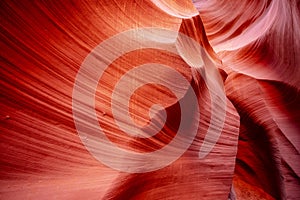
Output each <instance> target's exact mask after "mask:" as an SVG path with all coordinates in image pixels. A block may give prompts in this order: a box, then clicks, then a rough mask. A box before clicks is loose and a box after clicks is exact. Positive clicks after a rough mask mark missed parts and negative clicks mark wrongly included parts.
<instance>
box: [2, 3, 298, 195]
mask: <svg viewBox="0 0 300 200" xmlns="http://www.w3.org/2000/svg"><path fill="white" fill-rule="evenodd" d="M0 22H1V24H0V26H1V28H0V30H1V31H0V38H1V40H0V47H1V52H0V55H1V59H0V63H1V65H0V67H1V68H0V78H1V79H0V86H1V87H0V91H1V93H0V98H1V101H0V105H1V109H0V151H1V156H0V199H13V200H15V199H22V200H23V199H34V200H35V199H45V200H47V199H49V200H51V199H72V200H73V199H75V200H76V199H78V200H80V199H95V200H98V199H104V200H106V199H120V200H124V199H125V200H127V199H149V200H156V199H174V200H177V199H183V200H185V199H187V200H193V199H195V200H198V199H212V200H215V199H255V200H260V199H295V200H296V199H300V178H299V176H300V164H299V163H300V103H299V102H300V54H299V52H300V23H299V22H300V2H299V1H297V0H268V1H267V0H241V1H233V0H209V1H207V0H193V2H191V1H186V0H182V1H179V0H175V1H173V0H111V1H108V0H98V1H96V0H95V1H92V0H85V1H30V0H22V1H17V0H3V1H1V2H0ZM145 27H147V28H149V27H150V28H160V29H166V30H170V31H176V32H179V33H181V34H185V35H186V36H188V37H189V38H192V39H193V41H196V43H197V44H198V45H199V46H201V47H202V48H203V49H200V50H199V48H198V46H197V45H193V44H191V43H189V40H186V38H184V37H183V38H182V37H180V34H178V37H175V38H171V36H170V38H163V39H162V40H161V41H159V42H160V44H165V43H168V42H167V41H169V40H170V41H173V42H175V43H176V44H177V46H176V48H177V50H178V51H179V55H175V54H174V53H171V52H168V51H165V50H163V49H154V48H141V49H136V50H134V51H131V52H127V53H125V54H124V55H122V56H120V57H119V58H118V59H116V60H114V61H113V62H112V63H108V65H109V66H108V68H107V69H106V70H105V72H104V73H103V74H102V76H101V77H100V78H99V80H98V86H97V88H96V92H95V113H96V115H97V120H98V124H97V126H101V127H102V129H103V130H104V133H105V134H106V136H107V138H108V139H109V140H110V141H111V142H112V143H115V144H116V146H118V147H119V148H123V149H126V150H127V151H134V152H138V153H140V154H147V153H149V152H153V151H156V150H160V149H162V148H163V147H164V146H166V145H169V144H170V143H171V141H172V140H173V139H174V138H175V136H176V133H177V132H178V130H179V129H180V128H179V127H180V123H181V122H182V120H185V121H187V122H190V123H187V125H186V126H195V127H197V129H196V136H195V138H193V140H192V141H191V145H190V146H189V148H188V149H187V150H186V151H185V152H184V153H183V154H182V155H181V156H180V157H179V158H178V159H177V160H175V161H174V162H172V163H169V165H167V166H164V167H162V168H160V169H157V170H155V171H149V172H145V173H130V172H126V171H119V170H116V169H112V168H110V167H108V166H107V165H105V164H103V163H102V162H100V161H99V159H97V157H95V155H93V154H91V152H90V149H88V148H86V146H85V145H84V144H86V142H87V140H91V139H90V138H85V137H80V134H79V132H78V130H77V129H76V128H77V127H76V124H75V123H74V112H77V113H79V114H81V115H82V116H85V115H86V113H85V110H84V109H83V110H74V108H73V107H72V105H74V101H75V100H74V98H73V91H74V83H75V81H76V76H77V73H78V71H79V69H80V68H81V66H82V63H84V61H85V59H86V58H87V56H88V55H89V54H90V53H91V51H92V50H93V49H94V48H95V47H97V45H99V44H101V43H103V42H105V41H107V40H108V39H109V38H111V37H113V36H115V35H116V34H119V33H122V32H124V31H127V30H129V29H139V28H145ZM137 37H138V36H137ZM145 37H146V36H145ZM152 37H153V36H152ZM134 39H136V38H134V36H133V38H128V39H127V40H125V41H122V42H121V44H119V43H114V44H112V45H111V47H110V48H111V51H112V52H116V51H118V50H119V49H122V48H125V47H126V46H128V45H131V44H132V41H133V40H134ZM155 40H156V42H157V41H158V40H159V37H158V38H155ZM170 41H169V42H170ZM108 54H109V53H108ZM108 54H107V55H106V54H105V55H101V56H102V57H101V59H103V60H104V61H103V62H107V59H109V55H108ZM99 59H100V58H99ZM101 59H100V60H101ZM146 63H160V64H163V65H164V66H170V67H171V68H172V69H175V70H176V71H178V72H179V74H180V75H181V76H182V77H184V78H185V79H186V80H187V82H188V83H189V84H188V85H184V84H181V82H180V81H179V80H178V79H177V78H176V76H175V74H172V73H168V71H167V70H163V69H160V68H155V67H153V69H150V70H146V71H145V74H143V76H142V77H141V76H139V75H137V74H132V75H130V76H128V77H129V78H130V80H132V81H131V82H129V83H127V85H125V86H124V87H123V88H124V90H126V91H127V90H128V88H130V87H131V84H133V85H134V84H135V85H138V84H139V83H141V82H142V83H143V81H144V80H145V79H147V78H148V77H152V79H151V80H153V79H154V78H155V80H161V81H163V82H164V83H165V84H166V85H170V88H175V90H176V91H175V92H174V91H172V90H171V89H170V88H166V87H165V86H162V85H161V84H155V83H152V82H151V83H148V84H145V85H143V86H142V87H138V88H137V89H136V90H135V91H134V93H133V94H132V95H131V96H130V99H129V100H130V102H129V104H126V102H125V99H126V95H123V96H122V94H123V93H122V92H121V93H120V96H118V100H117V103H111V102H112V101H111V99H112V98H113V97H114V96H113V95H114V91H115V85H116V84H117V83H118V81H119V80H120V79H121V77H123V76H124V74H126V72H127V71H130V70H131V69H133V68H134V67H135V66H139V65H143V64H146ZM149 67H151V66H149ZM95 70H97V69H95ZM151 70H152V71H151ZM154 72H155V73H154ZM95 74H96V71H95V72H94V73H93V72H90V71H83V73H82V75H83V76H84V77H94V75H95ZM154 74H158V75H154ZM87 80H88V79H87ZM80 84H81V88H80V89H81V91H83V93H84V91H89V88H90V87H91V85H90V84H89V81H86V82H83V83H80ZM191 91H194V93H195V94H196V99H197V102H196V103H190V105H189V109H191V110H190V111H189V113H190V115H189V117H188V119H182V118H181V114H182V110H180V105H181V104H180V102H181V101H187V102H189V101H190V99H189V97H190V96H189V94H190V92H191ZM176 92H178V93H179V94H180V95H179V96H176V95H175V93H176ZM81 103H82V104H83V105H84V104H85V103H84V102H81ZM157 103H158V104H160V105H161V106H162V107H163V109H162V110H163V111H162V110H159V111H157V112H156V113H154V114H152V113H149V109H150V108H151V107H152V106H153V105H154V104H157ZM114 106H115V107H116V109H117V111H118V110H119V111H118V112H119V113H123V107H124V106H125V107H126V106H127V107H129V108H128V109H129V115H130V116H129V117H130V120H131V122H133V124H136V125H138V126H139V127H146V128H144V129H145V130H146V132H147V130H148V129H147V124H149V123H150V122H153V123H155V124H156V125H157V124H160V121H161V119H162V115H163V112H165V114H166V115H167V118H166V119H165V123H164V124H163V125H162V128H161V130H160V131H159V133H158V134H157V135H155V136H152V137H149V138H139V137H135V136H132V135H128V134H126V131H124V130H123V131H122V130H120V128H119V127H118V124H117V122H116V121H118V120H120V121H122V122H123V124H125V125H124V126H126V127H127V128H128V129H129V130H130V129H131V128H132V126H133V125H132V124H131V123H129V122H128V121H124V120H125V119H123V115H120V116H117V117H118V119H116V118H115V117H116V116H115V115H114V113H113V111H112V107H114ZM196 108H199V110H197V109H196ZM184 109H185V108H184ZM196 111H199V113H198V112H197V113H196ZM125 117H126V116H125ZM79 120H81V121H83V123H86V130H87V132H88V133H89V131H88V130H94V129H95V127H94V125H92V124H90V123H89V122H90V121H89V118H86V117H82V118H80V117H79ZM128 123H129V124H128ZM186 126H185V127H184V128H183V132H184V133H185V134H186V135H189V130H190V129H189V127H186ZM152 128H153V127H152ZM144 129H143V130H144ZM150 129H151V127H150ZM148 131H149V130H148ZM91 132H92V131H91ZM180 139H181V140H182V143H184V142H185V139H186V138H185V137H183V138H180ZM210 147H211V148H210ZM95 148H96V147H95ZM178 148H180V147H178ZM103 151H104V152H105V155H106V156H109V157H111V160H112V162H113V161H114V157H115V156H116V155H115V154H114V153H115V151H114V150H113V149H103ZM174 151H176V150H174ZM167 156H168V154H166V155H163V156H162V157H161V161H159V163H160V162H162V163H163V161H164V158H165V159H166V158H167ZM129 163H130V164H132V163H137V161H136V160H135V158H126V155H124V159H123V160H122V162H121V163H117V164H119V165H120V164H121V165H124V166H127V164H129ZM150 163H151V162H150ZM138 167H139V166H138ZM143 167H145V166H141V167H140V168H139V169H140V170H143V169H144V168H143ZM141 172H142V171H141Z"/></svg>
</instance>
